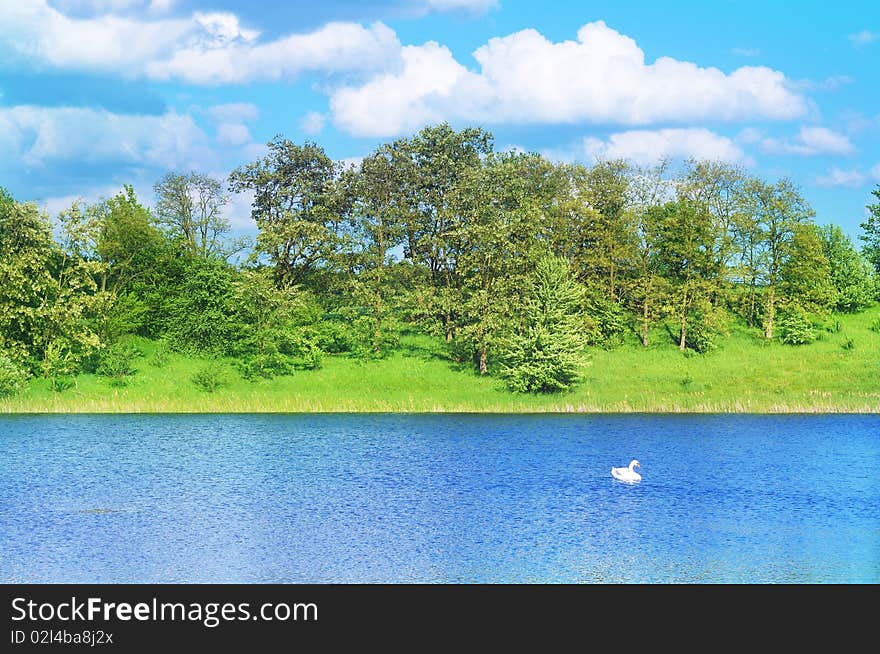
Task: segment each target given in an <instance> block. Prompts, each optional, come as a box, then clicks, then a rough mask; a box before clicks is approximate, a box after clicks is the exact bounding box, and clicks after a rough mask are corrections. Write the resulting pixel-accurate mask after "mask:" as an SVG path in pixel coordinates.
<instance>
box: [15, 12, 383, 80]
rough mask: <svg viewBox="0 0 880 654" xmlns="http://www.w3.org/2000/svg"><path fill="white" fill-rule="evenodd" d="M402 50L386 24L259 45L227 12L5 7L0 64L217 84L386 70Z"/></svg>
mask: <svg viewBox="0 0 880 654" xmlns="http://www.w3.org/2000/svg"><path fill="white" fill-rule="evenodd" d="M118 2H122V3H123V4H126V3H125V2H124V0H118ZM118 2H117V4H118ZM109 4H112V2H108V6H109ZM128 4H131V3H128ZM166 4H167V3H164V2H161V1H160V2H159V3H158V4H155V3H154V4H151V6H156V7H160V6H165V5H166ZM399 50H400V42H399V41H398V40H397V36H396V34H395V33H394V31H393V30H391V29H390V28H388V27H387V26H385V25H383V24H382V23H374V24H373V25H370V26H368V27H365V26H363V25H360V24H357V23H343V22H337V23H328V24H327V25H324V26H323V27H321V28H320V29H318V30H315V31H313V32H309V33H303V34H291V35H287V36H284V37H281V38H278V39H274V40H268V41H260V33H259V32H258V31H256V30H253V29H249V28H247V27H246V26H244V25H242V24H241V22H240V20H239V19H238V17H237V16H236V15H235V14H232V13H228V12H207V13H204V12H196V13H194V14H192V15H191V16H189V17H185V18H156V17H152V16H150V17H147V18H143V17H133V16H129V15H117V14H115V13H102V14H99V15H94V16H89V17H84V18H83V17H71V16H69V15H67V14H65V13H63V12H61V11H59V10H58V9H56V8H55V7H52V6H50V5H49V4H48V3H47V2H46V0H29V1H28V2H5V1H4V2H2V3H0V60H2V58H5V59H6V60H7V62H8V64H12V65H15V64H20V63H22V62H24V63H30V64H34V65H38V66H45V65H48V66H52V67H55V68H59V69H66V70H85V71H99V72H115V73H122V74H126V75H130V76H146V77H150V78H153V79H160V80H166V79H172V78H177V79H183V80H186V81H188V82H191V83H195V84H220V83H241V82H247V81H251V80H275V79H280V78H293V77H296V76H297V75H299V74H301V73H303V72H306V71H326V72H341V71H374V70H376V69H385V68H387V67H388V66H390V65H393V64H394V63H396V62H398V56H399Z"/></svg>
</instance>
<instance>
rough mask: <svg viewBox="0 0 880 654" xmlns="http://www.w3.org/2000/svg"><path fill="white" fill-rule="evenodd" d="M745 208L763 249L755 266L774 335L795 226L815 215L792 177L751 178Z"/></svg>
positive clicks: (767, 331)
mask: <svg viewBox="0 0 880 654" xmlns="http://www.w3.org/2000/svg"><path fill="white" fill-rule="evenodd" d="M743 195H744V200H743V201H744V207H745V210H746V211H748V212H750V213H751V215H752V216H753V217H754V223H755V226H754V230H755V231H756V232H757V234H758V237H757V244H756V247H757V248H758V249H759V251H758V252H757V254H756V256H755V257H754V259H753V261H752V262H751V265H753V266H754V269H753V270H752V271H750V275H752V276H753V277H754V281H755V284H756V286H757V287H760V288H761V289H762V291H763V302H762V305H763V306H762V307H761V314H762V321H763V326H764V337H765V338H766V339H767V340H771V339H772V338H773V329H774V326H775V320H776V310H777V307H778V304H779V293H780V290H779V285H780V283H781V282H782V278H783V273H782V270H783V266H784V265H785V262H786V260H787V259H788V256H789V252H790V250H791V246H792V241H793V238H794V234H795V228H796V227H797V226H798V225H800V224H802V223H805V222H808V221H809V220H810V219H811V218H812V217H813V216H814V215H815V214H814V212H813V210H812V208H811V207H810V206H809V204H808V203H807V201H806V200H804V198H803V197H802V196H801V195H800V193H799V192H798V190H797V188H795V186H794V184H792V182H791V181H790V180H787V179H783V180H780V181H779V182H777V183H776V184H768V183H766V182H764V181H762V180H758V179H751V180H748V181H747V182H746V183H745V184H744V188H743Z"/></svg>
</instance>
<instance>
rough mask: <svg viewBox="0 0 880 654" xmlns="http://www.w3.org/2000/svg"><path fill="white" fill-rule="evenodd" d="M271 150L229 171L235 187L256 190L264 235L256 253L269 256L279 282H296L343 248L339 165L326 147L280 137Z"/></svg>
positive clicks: (257, 218)
mask: <svg viewBox="0 0 880 654" xmlns="http://www.w3.org/2000/svg"><path fill="white" fill-rule="evenodd" d="M267 145H268V148H269V153H268V154H267V155H266V156H265V157H263V158H261V159H258V160H257V161H255V162H253V163H250V164H247V165H246V166H243V167H241V168H238V169H237V170H235V171H233V173H232V174H231V175H230V176H229V188H230V191H232V192H236V193H238V192H243V191H250V192H252V193H253V194H254V200H253V204H252V205H251V216H252V217H253V219H254V221H255V222H256V223H257V228H258V229H259V235H258V236H257V241H256V245H255V249H254V254H255V256H257V257H259V256H260V255H264V256H267V257H268V258H269V261H270V262H271V264H272V266H273V267H274V269H275V282H276V284H278V285H279V286H285V285H296V284H299V283H301V282H303V281H304V280H305V278H306V277H307V276H308V275H309V274H310V273H311V272H313V271H315V269H316V268H318V267H320V266H322V265H326V264H327V262H328V260H331V259H332V258H333V256H334V255H335V253H336V252H337V250H338V246H339V242H340V232H341V229H342V227H343V214H342V212H340V210H339V201H340V199H339V198H340V196H339V193H338V190H337V188H336V179H337V173H338V167H337V166H336V164H334V162H333V161H332V160H331V159H330V158H329V157H328V156H327V154H326V153H325V152H324V150H323V148H321V147H319V146H317V145H316V144H314V143H311V142H306V143H305V144H304V145H301V146H300V145H296V144H295V143H293V142H291V141H289V140H287V139H285V138H282V137H280V136H277V137H275V138H274V139H273V140H272V141H270V142H269V143H268V144H267Z"/></svg>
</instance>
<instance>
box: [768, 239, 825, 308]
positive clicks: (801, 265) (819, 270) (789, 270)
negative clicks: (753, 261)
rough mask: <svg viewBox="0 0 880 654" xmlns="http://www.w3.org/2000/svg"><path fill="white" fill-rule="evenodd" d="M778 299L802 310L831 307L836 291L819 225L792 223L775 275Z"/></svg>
mask: <svg viewBox="0 0 880 654" xmlns="http://www.w3.org/2000/svg"><path fill="white" fill-rule="evenodd" d="M779 292H780V297H779V299H780V300H781V301H782V304H783V305H787V304H798V305H799V306H800V307H802V308H803V309H804V310H806V311H808V312H810V311H812V312H818V313H823V312H826V311H829V310H830V309H831V308H832V307H834V305H835V302H836V300H837V291H836V290H835V288H834V283H833V281H832V278H831V264H830V263H829V261H828V257H827V256H825V250H824V248H823V243H822V237H821V235H820V232H819V229H818V228H817V227H816V226H815V225H813V224H812V223H801V224H797V225H795V226H794V228H793V231H792V237H791V241H790V243H788V246H787V254H786V257H785V261H784V262H783V263H782V267H781V269H780V275H779Z"/></svg>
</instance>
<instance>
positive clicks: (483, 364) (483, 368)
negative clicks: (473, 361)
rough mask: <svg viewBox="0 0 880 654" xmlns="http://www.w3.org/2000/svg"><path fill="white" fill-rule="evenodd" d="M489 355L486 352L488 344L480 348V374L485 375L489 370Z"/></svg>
mask: <svg viewBox="0 0 880 654" xmlns="http://www.w3.org/2000/svg"><path fill="white" fill-rule="evenodd" d="M487 360H488V356H487V352H486V346H485V345H483V346H482V347H481V348H480V374H481V375H485V374H486V373H487V372H489V364H488V361H487Z"/></svg>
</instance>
